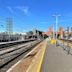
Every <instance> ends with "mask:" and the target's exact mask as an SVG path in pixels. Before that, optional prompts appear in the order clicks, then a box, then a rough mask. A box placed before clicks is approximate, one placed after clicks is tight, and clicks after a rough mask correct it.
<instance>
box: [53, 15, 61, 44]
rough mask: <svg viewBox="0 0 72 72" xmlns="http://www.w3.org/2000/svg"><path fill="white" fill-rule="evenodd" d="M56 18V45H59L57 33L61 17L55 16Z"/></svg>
mask: <svg viewBox="0 0 72 72" xmlns="http://www.w3.org/2000/svg"><path fill="white" fill-rule="evenodd" d="M53 16H54V17H55V18H56V44H57V31H58V17H59V16H60V15H53Z"/></svg>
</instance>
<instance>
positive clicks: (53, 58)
mask: <svg viewBox="0 0 72 72" xmlns="http://www.w3.org/2000/svg"><path fill="white" fill-rule="evenodd" d="M41 72H72V55H68V54H67V53H66V51H64V50H63V49H62V48H61V47H60V46H57V47H56V46H55V45H51V44H48V46H47V49H46V52H45V56H44V59H43V63H42V66H41Z"/></svg>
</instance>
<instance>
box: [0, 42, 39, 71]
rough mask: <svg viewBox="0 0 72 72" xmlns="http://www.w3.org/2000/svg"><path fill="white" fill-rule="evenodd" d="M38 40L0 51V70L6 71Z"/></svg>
mask: <svg viewBox="0 0 72 72" xmlns="http://www.w3.org/2000/svg"><path fill="white" fill-rule="evenodd" d="M39 42H40V41H32V42H29V43H26V44H23V45H21V46H15V47H12V48H9V49H7V50H6V49H4V50H1V51H0V72H6V71H7V70H8V69H9V68H10V67H11V66H12V65H13V64H15V63H16V62H17V61H18V60H20V59H21V58H22V57H23V56H24V55H26V54H27V53H28V52H29V51H31V50H32V49H33V48H34V46H36V45H37V44H38V43H39Z"/></svg>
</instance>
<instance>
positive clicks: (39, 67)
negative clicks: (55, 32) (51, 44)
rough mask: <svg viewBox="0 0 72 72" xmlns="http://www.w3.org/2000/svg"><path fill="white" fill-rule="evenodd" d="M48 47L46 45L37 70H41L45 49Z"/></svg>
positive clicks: (38, 71)
mask: <svg viewBox="0 0 72 72" xmlns="http://www.w3.org/2000/svg"><path fill="white" fill-rule="evenodd" d="M46 47H47V45H45V47H44V51H43V53H42V56H41V59H40V63H39V65H38V69H37V72H40V69H41V65H42V62H43V58H44V54H45V51H46Z"/></svg>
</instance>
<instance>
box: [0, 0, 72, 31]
mask: <svg viewBox="0 0 72 72" xmlns="http://www.w3.org/2000/svg"><path fill="white" fill-rule="evenodd" d="M53 15H60V16H59V17H58V29H59V27H60V26H63V27H64V29H66V27H68V26H70V27H72V0H0V31H5V30H6V18H12V19H13V31H14V32H20V31H22V32H27V31H30V30H33V29H38V30H41V31H45V32H46V31H48V27H50V26H52V27H54V30H55V29H56V24H55V22H56V18H55V17H54V16H53Z"/></svg>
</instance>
